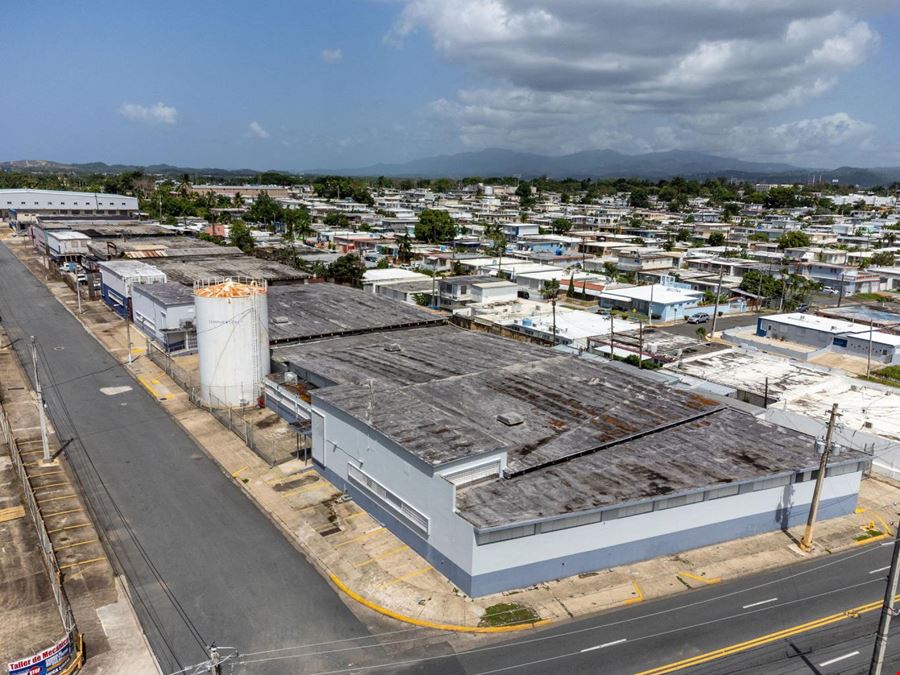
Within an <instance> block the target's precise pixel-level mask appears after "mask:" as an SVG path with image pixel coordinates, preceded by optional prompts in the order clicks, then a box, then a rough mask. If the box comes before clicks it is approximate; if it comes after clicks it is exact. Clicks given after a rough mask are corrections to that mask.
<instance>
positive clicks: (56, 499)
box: [41, 493, 78, 504]
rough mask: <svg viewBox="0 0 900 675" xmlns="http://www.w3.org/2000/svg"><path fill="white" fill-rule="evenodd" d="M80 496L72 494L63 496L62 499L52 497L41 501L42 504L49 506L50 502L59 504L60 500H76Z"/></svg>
mask: <svg viewBox="0 0 900 675" xmlns="http://www.w3.org/2000/svg"><path fill="white" fill-rule="evenodd" d="M77 497H78V495H76V494H74V493H73V494H70V495H62V496H61V497H50V498H48V499H41V504H49V503H50V502H58V501H59V500H60V499H76V498H77Z"/></svg>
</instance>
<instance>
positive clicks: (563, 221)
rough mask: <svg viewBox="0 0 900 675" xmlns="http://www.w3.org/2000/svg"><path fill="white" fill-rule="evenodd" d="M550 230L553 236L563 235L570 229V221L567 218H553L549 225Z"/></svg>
mask: <svg viewBox="0 0 900 675" xmlns="http://www.w3.org/2000/svg"><path fill="white" fill-rule="evenodd" d="M550 229H551V230H552V231H553V234H565V233H566V232H568V231H569V230H571V229H572V221H571V220H569V219H568V218H555V219H554V220H553V222H552V223H550Z"/></svg>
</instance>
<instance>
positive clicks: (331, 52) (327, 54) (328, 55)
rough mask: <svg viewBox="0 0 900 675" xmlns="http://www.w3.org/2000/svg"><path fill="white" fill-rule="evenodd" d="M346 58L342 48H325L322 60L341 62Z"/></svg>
mask: <svg viewBox="0 0 900 675" xmlns="http://www.w3.org/2000/svg"><path fill="white" fill-rule="evenodd" d="M343 58H344V52H342V51H341V50H340V49H323V50H322V60H323V61H324V62H325V63H340V62H341V60H342V59H343Z"/></svg>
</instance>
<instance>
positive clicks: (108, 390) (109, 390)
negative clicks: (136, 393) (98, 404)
mask: <svg viewBox="0 0 900 675" xmlns="http://www.w3.org/2000/svg"><path fill="white" fill-rule="evenodd" d="M127 391H131V387H129V386H128V385H125V386H123V387H101V388H100V393H101V394H106V395H107V396H115V395H116V394H124V393H125V392H127Z"/></svg>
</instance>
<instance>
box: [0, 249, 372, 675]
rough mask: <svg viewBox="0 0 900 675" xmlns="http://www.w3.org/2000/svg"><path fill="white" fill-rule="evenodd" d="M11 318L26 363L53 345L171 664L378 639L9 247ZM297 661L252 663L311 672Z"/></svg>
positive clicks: (90, 478)
mask: <svg viewBox="0 0 900 675" xmlns="http://www.w3.org/2000/svg"><path fill="white" fill-rule="evenodd" d="M0 317H2V321H3V324H4V326H5V327H6V329H7V331H8V332H9V334H10V338H11V339H12V340H13V341H14V344H15V348H16V350H17V352H18V354H19V357H20V359H22V361H23V363H29V364H30V362H31V356H30V347H29V344H28V343H29V336H30V335H33V336H35V337H36V338H37V340H38V342H39V344H40V346H41V357H42V359H43V364H44V365H45V367H46V368H45V370H43V371H42V374H41V379H42V382H43V384H44V390H45V398H46V400H47V403H48V409H49V414H50V417H51V420H52V422H53V424H54V426H55V428H56V429H57V433H58V436H59V438H60V439H61V442H63V443H67V444H66V446H65V451H66V453H67V456H68V458H69V460H70V463H71V465H72V466H73V467H74V468H75V469H76V471H77V473H78V475H79V478H80V480H81V481H82V483H83V487H84V489H85V491H86V492H87V496H88V499H89V503H90V505H91V506H92V508H93V510H94V511H95V515H96V517H97V519H99V520H100V523H99V526H100V527H101V528H102V529H103V530H104V531H106V533H107V537H108V539H109V541H110V542H111V543H112V549H113V551H114V553H115V558H117V560H116V562H117V563H118V566H119V568H120V569H121V570H122V571H124V573H125V574H126V576H127V578H128V580H129V582H130V585H131V587H132V589H133V590H134V591H136V592H137V595H138V603H137V604H138V615H139V618H140V619H141V623H142V625H143V627H144V630H145V633H146V635H147V637H148V639H149V641H150V643H151V645H152V647H153V650H154V652H155V653H156V655H157V657H158V659H159V661H160V664H161V665H162V668H163V670H164V671H166V672H174V671H176V670H178V669H179V668H181V667H183V666H187V665H188V664H192V663H196V662H199V661H201V660H203V658H204V657H205V654H204V650H203V649H202V648H201V644H200V643H209V642H215V643H217V644H218V645H222V646H234V647H237V648H239V649H240V650H241V651H242V652H244V653H249V652H257V651H264V650H270V649H279V648H283V647H284V646H286V645H293V644H298V643H328V642H330V641H334V640H346V639H347V638H353V637H356V636H364V635H366V634H367V629H366V627H365V626H364V625H363V624H362V623H361V622H360V621H359V620H358V619H357V618H356V617H355V615H354V614H353V613H352V612H351V611H350V610H349V609H348V608H347V606H345V605H344V603H343V602H342V601H341V600H340V599H339V598H338V596H337V595H336V594H335V592H334V591H333V590H332V588H331V587H330V586H329V585H328V584H327V583H326V582H325V581H324V579H323V578H322V576H321V575H320V574H319V573H318V572H317V571H316V570H315V569H314V568H313V567H312V566H311V565H310V564H309V563H308V562H307V561H306V560H305V559H304V558H303V557H302V556H301V555H300V554H299V553H298V552H297V551H296V550H295V549H294V548H292V547H291V545H290V544H288V542H287V541H286V540H285V539H284V537H283V536H282V535H281V534H280V532H279V531H278V530H277V529H276V528H275V527H274V526H273V525H272V524H271V523H270V522H269V521H268V520H267V519H266V517H265V516H264V515H263V514H262V513H260V512H259V511H258V510H257V508H256V507H255V506H254V505H253V504H252V503H251V502H250V501H249V500H247V499H246V497H244V496H243V494H242V493H241V492H240V490H239V489H238V488H237V487H236V486H234V485H233V484H232V483H231V482H230V481H229V480H228V479H227V478H226V477H225V476H224V475H223V474H222V473H221V471H220V470H219V469H218V467H217V466H215V465H214V464H213V462H212V461H211V460H210V459H208V458H207V457H206V456H205V455H204V454H203V452H202V451H201V450H200V449H199V448H198V447H197V445H196V444H195V443H194V442H193V441H192V440H191V439H190V438H189V437H188V436H187V434H186V433H185V432H184V431H182V429H181V428H180V427H179V426H178V425H177V424H176V423H175V422H174V421H173V420H172V419H171V418H169V416H168V415H167V414H166V413H165V412H164V411H163V410H162V409H161V408H160V407H159V406H158V405H157V403H156V402H155V401H154V400H153V399H152V398H151V397H150V396H149V395H148V394H147V393H146V392H145V391H144V390H143V389H142V388H141V387H140V386H138V385H137V383H136V382H135V381H134V380H132V379H131V377H130V376H129V375H128V374H127V373H126V372H125V370H124V369H123V368H122V367H121V366H120V365H118V363H117V362H116V361H115V360H114V359H113V358H112V357H111V356H110V355H109V354H108V353H107V352H106V351H105V350H104V349H103V348H102V347H101V346H100V345H99V344H98V343H97V342H96V341H95V340H94V339H93V338H92V337H91V336H90V335H88V333H87V332H86V331H85V330H84V328H83V327H82V326H81V324H79V323H78V322H77V321H76V320H75V318H74V317H72V316H71V314H69V313H68V312H67V311H66V310H65V309H64V308H63V307H62V306H61V305H60V304H59V303H58V302H57V300H56V299H55V298H54V297H53V296H52V295H51V294H50V292H49V291H48V290H47V289H46V288H45V287H44V286H43V285H42V284H41V283H39V282H38V281H37V280H36V279H35V278H34V277H33V276H32V274H31V273H30V272H29V271H28V270H27V269H26V268H25V267H24V266H23V265H22V264H21V263H20V262H19V261H18V260H17V259H16V258H15V257H14V256H13V255H12V254H11V253H10V251H9V250H8V249H7V248H6V247H5V246H4V245H2V244H0ZM28 370H29V377H30V376H31V372H30V368H29V369H28ZM104 391H105V393H104ZM132 535H133V536H132ZM183 617H186V619H185V618H183ZM189 624H190V625H193V626H194V630H195V631H196V636H194V635H192V632H193V631H192V630H191V628H189ZM195 637H196V639H195ZM369 655H371V656H372V657H376V656H378V653H377V652H375V651H374V650H369ZM335 659H336V657H335V656H334V655H328V654H324V655H321V656H318V657H315V658H311V659H309V661H308V663H307V665H308V666H310V667H311V668H313V669H317V668H323V669H324V668H327V667H330V666H331V665H333V663H334V661H335ZM343 662H344V659H343V655H341V657H340V663H343ZM284 666H285V664H282V663H279V662H265V663H258V664H254V665H252V666H251V665H247V666H244V667H242V668H243V670H241V671H240V672H248V673H262V672H266V673H268V672H272V673H283V672H298V671H294V670H292V669H291V668H288V669H285V667H284ZM304 669H305V667H304Z"/></svg>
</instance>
